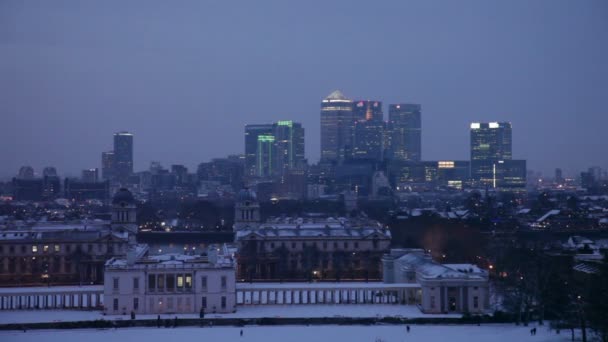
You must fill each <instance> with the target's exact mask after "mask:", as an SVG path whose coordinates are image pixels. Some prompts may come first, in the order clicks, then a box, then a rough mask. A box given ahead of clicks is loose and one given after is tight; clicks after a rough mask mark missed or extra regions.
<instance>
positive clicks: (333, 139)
mask: <svg viewBox="0 0 608 342" xmlns="http://www.w3.org/2000/svg"><path fill="white" fill-rule="evenodd" d="M354 124H355V120H354V116H353V101H352V100H349V99H347V98H346V97H345V96H344V94H342V92H340V91H339V90H336V91H334V92H333V93H331V94H330V95H329V96H328V97H326V98H325V99H324V100H323V101H322V102H321V160H322V161H324V162H337V163H341V162H342V161H344V160H345V159H347V158H349V156H350V155H352V135H353V129H354Z"/></svg>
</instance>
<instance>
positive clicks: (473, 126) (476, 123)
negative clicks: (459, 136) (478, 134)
mask: <svg viewBox="0 0 608 342" xmlns="http://www.w3.org/2000/svg"><path fill="white" fill-rule="evenodd" d="M480 128H481V124H480V123H479V122H473V123H472V124H471V129H480Z"/></svg>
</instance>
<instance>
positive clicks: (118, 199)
mask: <svg viewBox="0 0 608 342" xmlns="http://www.w3.org/2000/svg"><path fill="white" fill-rule="evenodd" d="M112 204H121V205H122V204H125V205H129V204H135V198H134V197H133V194H132V193H131V191H129V190H127V189H125V188H120V189H119V190H118V191H117V192H116V194H114V198H112Z"/></svg>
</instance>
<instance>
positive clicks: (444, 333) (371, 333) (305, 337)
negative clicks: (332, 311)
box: [0, 325, 570, 342]
mask: <svg viewBox="0 0 608 342" xmlns="http://www.w3.org/2000/svg"><path fill="white" fill-rule="evenodd" d="M411 328H412V329H411V332H410V333H409V334H408V333H406V332H405V328H404V327H403V326H309V327H305V326H280V327H260V326H251V327H249V326H247V327H244V328H236V327H214V328H189V327H188V328H175V329H172V328H169V329H167V328H160V329H157V328H124V329H118V330H93V329H85V330H41V331H27V332H25V333H24V332H0V341H3V342H12V341H23V342H30V341H31V342H34V341H36V342H40V341H46V342H55V341H61V342H72V341H74V342H81V341H87V342H108V341H146V342H166V341H243V342H246V341H251V342H253V341H256V342H257V341H259V342H284V341H289V342H310V341H314V342H321V341H331V342H339V341H340V342H341V341H344V342H376V341H383V342H404V341H405V342H406V341H421V342H433V341H442V342H443V341H445V342H461V341H465V342H473V341H484V342H487V341H497V342H502V341H505V342H513V341H517V342H523V341H536V342H549V341H569V336H570V334H569V333H567V332H563V333H562V334H561V335H556V334H555V332H550V331H548V330H546V329H545V328H539V329H538V332H537V334H536V336H530V327H517V326H514V325H482V326H479V327H478V326H462V325H454V326H449V325H448V326H446V325H443V326H437V325H412V326H411ZM241 329H242V330H243V336H242V337H241V336H240V331H241Z"/></svg>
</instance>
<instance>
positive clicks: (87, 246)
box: [0, 189, 145, 286]
mask: <svg viewBox="0 0 608 342" xmlns="http://www.w3.org/2000/svg"><path fill="white" fill-rule="evenodd" d="M111 210H112V219H111V221H109V222H108V221H93V222H87V221H80V222H75V223H65V222H61V223H50V222H44V223H37V224H33V225H29V226H25V227H13V228H5V229H0V286H18V285H21V286H22V285H46V284H50V285H57V284H101V283H102V282H103V270H104V263H105V262H106V260H108V259H110V258H112V257H124V256H125V255H126V254H127V251H128V250H129V249H130V248H132V249H134V250H136V252H137V253H142V254H143V253H145V246H138V245H136V234H137V223H136V222H137V221H136V203H135V199H134V198H133V195H132V194H131V192H130V191H129V190H127V189H120V190H119V191H118V192H117V193H116V195H115V196H114V198H113V200H112V206H111Z"/></svg>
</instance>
